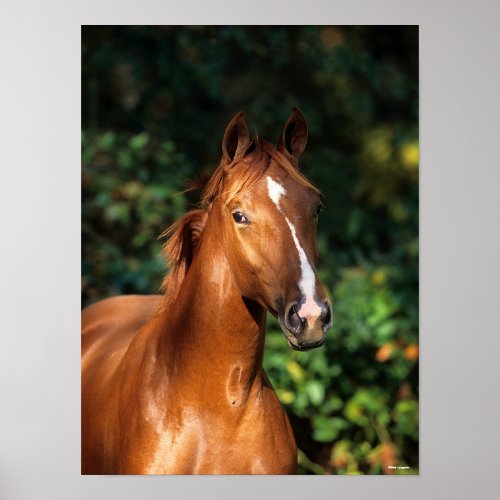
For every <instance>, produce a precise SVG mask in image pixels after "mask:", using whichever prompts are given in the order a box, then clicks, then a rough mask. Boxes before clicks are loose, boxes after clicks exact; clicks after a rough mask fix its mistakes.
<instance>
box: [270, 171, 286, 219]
mask: <svg viewBox="0 0 500 500" xmlns="http://www.w3.org/2000/svg"><path fill="white" fill-rule="evenodd" d="M267 192H268V193H269V198H271V200H273V203H274V204H275V205H276V206H277V207H278V210H279V211H280V212H281V207H280V198H281V197H282V196H285V194H286V191H285V188H284V187H283V186H282V185H281V184H278V183H277V182H276V181H275V180H274V179H272V178H271V177H269V176H267Z"/></svg>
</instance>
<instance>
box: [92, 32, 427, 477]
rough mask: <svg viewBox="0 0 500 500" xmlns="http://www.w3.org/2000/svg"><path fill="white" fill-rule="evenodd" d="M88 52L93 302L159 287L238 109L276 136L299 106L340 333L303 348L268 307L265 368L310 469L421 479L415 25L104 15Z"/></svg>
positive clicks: (325, 272) (303, 466)
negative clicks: (172, 20) (166, 246)
mask: <svg viewBox="0 0 500 500" xmlns="http://www.w3.org/2000/svg"><path fill="white" fill-rule="evenodd" d="M82 47H83V65H82V89H83V104H84V105H83V113H82V117H83V124H82V126H83V134H82V161H83V170H82V188H83V206H82V232H83V234H82V238H83V245H82V251H83V259H82V260H83V270H82V275H83V278H82V287H83V289H82V297H83V303H84V305H86V304H88V303H91V302H94V301H96V300H98V299H100V298H103V297H106V296H109V295H115V294H120V293H153V292H155V291H157V290H158V288H159V286H160V283H161V280H162V277H163V275H164V273H165V272H166V270H165V267H164V263H163V259H162V257H161V242H160V241H159V240H158V236H159V235H160V234H161V233H162V232H163V231H164V230H165V229H166V228H167V227H168V226H169V225H170V224H171V223H172V222H173V221H174V220H176V219H177V218H178V217H179V216H180V215H182V214H183V213H184V212H185V211H186V210H187V209H188V208H189V207H190V206H192V205H193V204H194V203H196V202H197V201H198V199H197V196H196V193H191V192H185V189H186V188H187V187H189V185H190V182H191V181H192V180H196V179H200V178H206V177H207V176H208V175H209V174H210V172H211V171H212V170H213V168H214V167H215V166H216V164H217V163H218V160H219V158H220V141H221V138H222V134H223V131H224V128H225V125H226V124H227V122H228V121H229V119H230V118H231V117H232V116H233V115H234V114H235V113H236V112H238V111H240V110H243V111H244V112H245V116H246V119H247V121H248V122H249V124H250V127H251V129H252V128H253V130H254V131H256V129H255V127H254V126H253V124H258V127H259V129H258V133H259V135H260V136H263V137H266V138H269V139H273V138H275V139H276V138H277V137H278V134H279V132H280V129H281V127H282V125H283V123H284V122H285V120H286V118H287V117H288V114H289V112H290V108H291V107H292V106H293V105H297V106H299V107H300V108H301V109H302V110H303V111H304V113H305V115H306V116H307V118H308V123H309V134H310V137H309V144H308V147H307V149H306V152H305V153H304V155H303V158H302V161H301V164H302V168H303V170H304V173H305V174H306V176H307V177H308V178H309V179H311V180H312V181H313V182H314V183H315V184H316V185H317V186H319V187H320V188H321V190H322V193H323V195H324V200H325V204H326V208H325V210H324V211H323V213H322V215H321V219H320V224H319V229H318V247H319V254H320V259H319V267H318V273H319V276H320V279H321V280H322V282H323V283H324V284H325V285H326V287H327V289H328V290H329V291H330V295H331V297H332V300H333V310H334V327H333V329H332V330H331V331H330V333H329V334H328V339H327V342H326V344H325V346H324V347H323V348H320V349H317V350H313V351H310V352H307V353H299V352H296V351H293V350H291V349H290V348H289V347H288V346H287V345H286V341H285V339H284V337H283V334H282V332H281V331H280V329H279V326H278V324H277V322H276V321H275V320H274V318H270V319H269V328H268V330H269V331H268V335H267V338H266V344H267V345H266V353H265V360H264V361H265V367H266V370H267V372H268V374H269V376H270V378H271V380H272V382H273V385H274V386H275V388H276V390H277V392H278V395H279V397H280V399H281V401H282V403H283V404H284V406H285V408H286V409H287V411H288V414H289V416H290V419H291V422H292V426H293V427H294V432H295V436H296V439H297V443H298V445H299V448H300V452H299V467H300V470H301V472H302V473H313V474H323V473H340V474H364V473H369V474H377V473H391V472H393V473H416V472H417V471H418V347H417V345H418V165H419V147H418V29H417V28H416V27H396V26H393V27H333V26H311V27H307V26H305V27H293V28H290V27H276V26H275V27H230V26H229V27H203V26H193V27H162V26H155V27H144V26H134V27H110V26H108V27H102V26H101V27H85V28H84V29H83V32H82ZM390 465H396V466H409V467H410V469H391V468H389V466H390Z"/></svg>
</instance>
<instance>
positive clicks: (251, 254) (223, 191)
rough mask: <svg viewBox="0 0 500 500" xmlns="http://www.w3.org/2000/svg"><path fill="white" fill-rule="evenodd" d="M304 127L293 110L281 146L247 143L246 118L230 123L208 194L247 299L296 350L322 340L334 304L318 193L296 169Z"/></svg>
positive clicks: (302, 119)
mask: <svg viewBox="0 0 500 500" xmlns="http://www.w3.org/2000/svg"><path fill="white" fill-rule="evenodd" d="M306 142H307V122H306V119H305V117H304V115H303V114H302V112H300V111H299V110H298V109H297V108H294V109H293V111H292V114H291V116H290V117H289V119H288V121H287V122H286V124H285V126H284V128H283V131H282V133H281V136H280V139H279V142H278V144H277V146H276V147H275V146H274V145H272V144H270V143H268V142H266V141H262V140H260V139H255V140H253V141H251V140H250V134H249V131H248V127H247V125H246V123H245V120H244V117H243V114H242V113H239V114H237V115H236V116H235V117H234V118H233V119H232V120H231V122H230V123H229V125H228V126H227V129H226V132H225V134H224V138H223V141H222V152H223V156H222V160H221V163H220V165H219V167H218V169H217V170H216V172H215V173H214V175H213V176H212V178H211V180H210V181H209V183H208V185H207V187H206V189H205V192H204V198H203V200H204V204H205V205H206V206H207V207H208V209H209V210H210V212H213V211H216V212H217V213H218V214H219V224H220V225H221V229H220V237H221V239H222V241H223V243H224V249H225V254H226V257H227V261H228V263H229V266H230V268H231V271H232V274H233V277H234V279H235V282H236V284H237V287H238V288H239V291H240V293H241V295H242V297H244V298H246V299H250V300H253V301H256V302H258V303H259V304H260V305H261V306H263V307H265V308H266V309H268V310H269V311H270V312H271V313H272V314H273V315H274V316H275V317H277V318H278V321H279V324H280V326H281V328H282V330H283V332H284V334H285V336H286V338H287V339H288V343H289V345H290V346H291V347H293V348H294V349H297V350H307V349H311V348H314V347H318V346H320V345H322V344H323V343H324V339H325V335H326V332H327V330H328V329H329V328H330V326H331V324H332V311H331V303H330V300H329V299H328V297H327V295H326V293H325V290H324V288H323V286H322V284H321V282H320V281H319V279H318V275H317V272H316V262H317V257H318V250H317V242H316V227H317V221H318V216H319V213H320V211H321V207H322V203H321V199H320V194H319V191H318V190H317V189H316V188H315V187H314V186H313V185H312V184H311V183H310V182H309V181H308V180H307V179H306V178H305V177H304V175H303V174H302V173H301V172H300V171H299V168H298V159H299V156H300V154H301V153H302V152H303V151H304V148H305V146H306Z"/></svg>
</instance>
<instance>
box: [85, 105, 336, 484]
mask: <svg viewBox="0 0 500 500" xmlns="http://www.w3.org/2000/svg"><path fill="white" fill-rule="evenodd" d="M237 116H238V115H237ZM235 120H236V121H235ZM235 120H233V122H235V123H233V125H232V126H231V124H230V126H229V127H228V131H226V136H225V139H224V142H223V151H224V152H225V154H227V155H228V156H229V157H230V160H231V162H233V163H234V162H236V161H237V160H238V159H240V160H241V158H244V156H245V152H246V151H247V150H248V147H249V144H244V143H245V133H246V130H245V127H243V128H242V122H241V119H235ZM235 126H236V130H235ZM285 129H286V127H285ZM235 133H236V140H233V139H234V134H235ZM242 142H243V146H244V147H243V146H242V144H241V143H242ZM224 148H226V149H224ZM267 161H268V165H267V166H266V174H267V175H266V176H260V177H259V178H257V179H256V181H255V182H250V183H248V184H245V183H243V184H240V185H239V188H240V189H239V191H238V189H236V190H234V191H233V196H232V197H231V198H230V199H229V201H228V198H227V197H226V198H225V199H224V198H223V197H222V196H219V197H218V198H212V199H210V204H209V205H208V209H206V210H199V211H195V212H192V213H190V214H187V215H186V216H185V217H184V218H183V219H181V220H180V221H179V223H178V224H177V226H176V227H175V228H174V230H173V232H172V233H171V238H170V240H169V242H171V243H170V244H171V245H172V246H171V247H170V249H169V248H167V251H169V252H170V254H169V256H170V259H171V261H174V264H175V263H176V265H174V266H173V269H172V271H171V276H170V278H167V280H170V281H167V282H166V286H165V289H166V294H165V296H164V297H162V296H131V297H117V298H113V299H107V300H105V301H102V302H100V303H97V304H95V305H93V306H90V307H89V308H87V309H86V310H85V311H84V312H83V315H82V321H83V336H82V472H83V473H84V474H291V473H295V472H296V466H297V449H296V444H295V440H294V437H293V433H292V430H291V427H290V423H289V421H288V418H287V416H286V413H285V412H284V410H283V408H282V406H281V404H280V402H279V400H278V398H277V395H276V393H275V392H274V390H273V388H272V386H271V384H270V383H269V381H268V379H267V377H266V375H265V373H264V370H263V367H262V359H263V351H264V337H265V318H266V310H271V312H273V313H274V314H276V315H277V316H278V317H279V319H280V323H281V324H282V327H283V328H284V332H285V335H286V336H287V339H288V341H289V343H290V345H291V346H292V347H294V348H297V349H302V348H310V347H314V346H317V345H320V344H321V343H322V342H323V339H324V334H325V333H326V330H327V329H328V328H329V326H330V322H331V313H330V310H329V305H328V301H327V299H326V298H325V295H324V292H323V290H322V288H321V285H320V284H319V283H318V282H317V281H315V273H314V272H313V270H312V268H311V266H310V265H309V257H308V256H311V255H314V252H315V247H314V243H312V242H313V241H314V235H315V231H312V230H310V229H308V224H307V223H306V222H307V221H306V220H305V219H306V218H305V217H304V213H299V214H298V215H297V216H296V217H295V218H294V219H292V215H291V213H290V212H285V211H286V210H287V208H289V207H288V206H287V203H291V202H290V200H287V199H286V197H285V196H282V195H284V193H286V192H288V193H294V190H299V191H300V193H301V194H302V197H301V201H302V204H303V206H305V207H307V206H308V203H309V202H310V203H315V201H314V200H315V196H316V194H315V193H314V196H313V193H312V192H311V191H310V189H309V187H308V186H307V185H306V186H305V187H304V186H301V187H300V189H299V188H298V187H297V186H295V184H296V181H295V180H294V179H292V178H290V175H289V174H287V173H286V172H283V170H282V168H280V166H279V165H278V164H277V163H276V162H273V161H271V160H270V159H268V160H267ZM292 173H293V172H292ZM269 179H271V180H273V179H274V180H273V181H272V182H277V183H279V186H280V187H281V191H280V190H279V189H278V190H276V189H274V187H273V186H272V183H271V182H270V181H269ZM233 180H234V179H233ZM214 185H215V188H214V190H217V189H219V188H220V186H218V184H217V183H215V184H214ZM233 186H234V183H232V182H231V177H230V176H227V175H226V177H225V184H224V192H227V190H229V191H231V189H232V187H233ZM242 186H243V187H244V188H242ZM306 188H307V189H306ZM273 189H274V191H273ZM299 191H297V194H296V196H298V195H299V194H300V193H299ZM217 192H218V193H219V194H220V190H219V191H217ZM234 193H236V195H235V194H234ZM265 206H267V210H265V209H264V208H263V207H265ZM269 206H271V207H272V210H269ZM243 213H245V214H247V215H248V214H251V219H252V225H251V224H250V222H248V220H247V215H242V214H243ZM269 214H272V216H271V215H269ZM240 216H241V217H240ZM249 217H250V216H249ZM285 220H286V223H287V224H288V228H289V230H287V231H279V230H277V229H279V228H278V227H277V224H278V223H280V224H281V227H285V229H286V226H284V222H285ZM245 221H246V222H245ZM249 228H250V229H251V231H249ZM297 234H299V235H300V239H301V240H302V242H303V243H300V242H299V237H298V236H297ZM270 242H273V244H274V248H273V249H271V248H270V247H269V243H270ZM294 242H295V243H294ZM294 244H295V246H296V249H297V251H298V252H297V251H295V252H291V251H290V246H291V245H292V246H293V245H294ZM308 244H309V246H308ZM242 249H244V251H243V250H242ZM286 255H288V257H289V258H290V262H289V263H288V264H289V266H290V270H289V271H287V272H285V271H284V269H283V268H282V267H277V262H278V261H280V262H281V261H282V260H283V259H284V257H285V256H286ZM297 257H300V258H299V259H298V258H297ZM311 260H313V259H311ZM292 261H293V262H295V267H297V262H300V263H301V266H302V267H301V269H302V270H300V269H295V270H293V271H292V268H291V262H292ZM304 262H306V264H307V265H309V268H307V266H306V264H304ZM285 264H286V261H285ZM309 269H310V270H309ZM308 273H309V274H308ZM311 280H312V281H311ZM290 282H293V284H290ZM297 283H299V284H297ZM311 283H312V284H311ZM308 287H309V288H308ZM308 290H309V291H308ZM304 294H309V295H308V297H304V296H303V295H304ZM318 297H320V298H318ZM301 311H302V312H301ZM299 313H300V314H299Z"/></svg>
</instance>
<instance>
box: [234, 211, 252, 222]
mask: <svg viewBox="0 0 500 500" xmlns="http://www.w3.org/2000/svg"><path fill="white" fill-rule="evenodd" d="M231 215H232V216H233V219H234V221H235V222H236V223H238V224H248V219H247V218H246V217H245V216H244V215H243V214H242V213H241V212H233V213H232V214H231Z"/></svg>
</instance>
